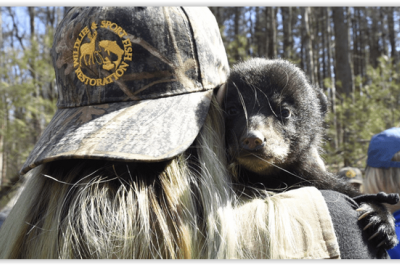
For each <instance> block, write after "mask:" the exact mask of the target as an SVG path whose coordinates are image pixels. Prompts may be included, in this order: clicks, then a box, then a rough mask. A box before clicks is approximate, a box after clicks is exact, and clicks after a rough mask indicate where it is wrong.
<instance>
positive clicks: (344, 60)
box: [332, 7, 354, 96]
mask: <svg viewBox="0 0 400 265" xmlns="http://www.w3.org/2000/svg"><path fill="white" fill-rule="evenodd" d="M332 18H333V24H334V32H335V59H336V74H335V76H336V88H337V91H338V92H339V93H340V94H345V95H346V96H352V93H353V91H354V85H353V74H352V68H351V64H350V48H349V39H348V32H349V28H348V23H346V22H345V16H344V9H343V7H333V8H332Z"/></svg>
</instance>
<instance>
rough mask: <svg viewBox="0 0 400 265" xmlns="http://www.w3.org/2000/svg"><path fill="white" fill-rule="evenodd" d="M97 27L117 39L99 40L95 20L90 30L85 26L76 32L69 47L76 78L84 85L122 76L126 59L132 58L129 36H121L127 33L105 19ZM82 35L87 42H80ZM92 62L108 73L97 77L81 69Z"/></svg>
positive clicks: (89, 65)
mask: <svg viewBox="0 0 400 265" xmlns="http://www.w3.org/2000/svg"><path fill="white" fill-rule="evenodd" d="M100 28H104V29H108V30H110V31H112V32H113V33H115V34H116V35H117V36H118V37H119V38H120V39H121V41H116V40H108V39H100V40H99V38H98V33H97V24H96V23H95V22H93V23H92V25H91V27H90V29H89V28H88V27H87V26H86V27H85V28H84V29H83V30H82V31H81V32H80V33H79V36H78V38H77V39H76V41H75V44H74V49H73V59H74V68H75V73H76V76H77V77H78V79H79V80H80V81H81V82H82V83H84V84H86V85H91V86H104V85H107V84H110V83H112V82H115V81H116V80H118V79H119V78H120V77H121V76H123V75H124V73H125V71H126V70H127V68H128V67H129V62H130V61H132V43H131V41H130V39H123V37H124V36H126V35H127V33H126V32H125V30H124V29H123V28H121V27H120V26H118V25H117V24H116V23H112V22H111V21H106V20H103V21H101V25H100ZM85 37H87V38H88V39H89V41H90V42H83V40H84V39H85ZM118 43H120V44H118ZM95 64H97V66H99V67H100V69H101V70H104V71H106V72H108V73H109V75H107V76H106V77H102V78H98V77H96V76H94V73H93V72H90V71H83V68H82V67H91V66H93V65H95Z"/></svg>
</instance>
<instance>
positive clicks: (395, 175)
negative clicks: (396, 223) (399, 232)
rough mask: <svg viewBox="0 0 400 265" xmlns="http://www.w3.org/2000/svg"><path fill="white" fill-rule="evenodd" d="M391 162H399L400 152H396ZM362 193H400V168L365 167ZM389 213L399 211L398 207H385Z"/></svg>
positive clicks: (399, 206) (399, 207)
mask: <svg viewBox="0 0 400 265" xmlns="http://www.w3.org/2000/svg"><path fill="white" fill-rule="evenodd" d="M392 161H400V152H397V153H396V154H395V155H394V156H393V158H392ZM363 188H364V193H367V194H375V193H378V192H381V191H384V192H386V193H400V168H397V167H390V168H376V167H370V166H367V167H366V168H365V178H364V182H363ZM386 206H387V207H388V208H389V210H390V211H391V212H394V211H396V210H398V209H400V205H398V204H397V205H386Z"/></svg>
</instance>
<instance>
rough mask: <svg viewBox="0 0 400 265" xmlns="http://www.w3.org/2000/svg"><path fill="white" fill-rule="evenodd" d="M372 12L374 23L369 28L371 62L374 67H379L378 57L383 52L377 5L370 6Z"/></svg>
mask: <svg viewBox="0 0 400 265" xmlns="http://www.w3.org/2000/svg"><path fill="white" fill-rule="evenodd" d="M369 10H370V12H371V19H372V25H371V28H370V29H369V42H370V43H369V46H370V56H369V60H370V64H371V65H372V67H374V68H376V67H378V58H379V57H380V56H381V52H380V49H379V28H378V24H379V21H378V20H379V18H378V16H379V14H378V9H377V8H376V7H370V8H369Z"/></svg>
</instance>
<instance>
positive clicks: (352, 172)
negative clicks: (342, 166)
mask: <svg viewBox="0 0 400 265" xmlns="http://www.w3.org/2000/svg"><path fill="white" fill-rule="evenodd" d="M355 176H356V172H354V171H353V170H351V169H349V170H348V171H347V172H346V177H348V178H354V177H355Z"/></svg>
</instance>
